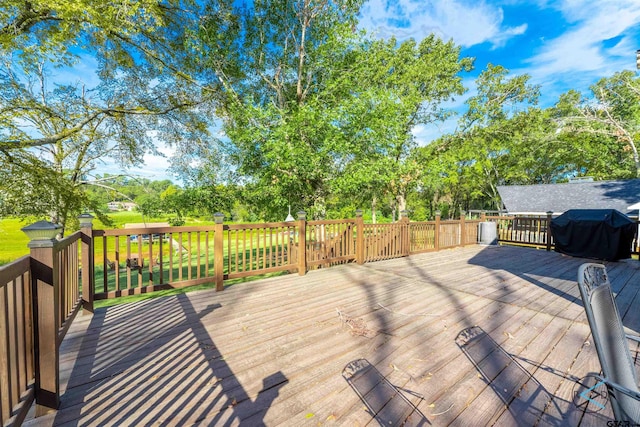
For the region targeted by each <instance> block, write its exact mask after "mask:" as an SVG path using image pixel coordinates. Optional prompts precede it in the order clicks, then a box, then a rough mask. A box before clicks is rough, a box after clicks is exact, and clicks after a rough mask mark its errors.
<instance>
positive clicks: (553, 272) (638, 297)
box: [469, 246, 640, 333]
mask: <svg viewBox="0 0 640 427" xmlns="http://www.w3.org/2000/svg"><path fill="white" fill-rule="evenodd" d="M500 249H501V248H500V247H497V246H489V247H487V248H485V249H484V250H482V251H480V252H479V253H478V254H476V255H475V256H474V257H472V258H471V259H470V261H469V262H470V263H471V264H473V265H479V266H482V267H485V268H487V269H490V270H501V269H502V270H505V271H507V272H509V273H510V274H512V275H515V276H517V277H519V278H522V279H523V280H526V281H527V282H529V283H531V284H533V285H535V286H537V287H539V288H540V289H544V290H545V291H547V292H550V293H552V294H554V295H557V296H559V297H562V298H564V299H565V300H567V301H569V302H571V303H573V304H577V305H578V306H580V307H583V305H582V299H581V297H580V292H579V290H578V285H577V273H578V268H579V267H580V265H581V264H582V263H584V262H601V263H603V264H605V265H607V269H608V271H609V280H610V281H611V286H612V290H613V292H614V293H615V295H616V304H617V305H618V310H619V311H620V314H621V316H622V320H623V324H624V326H625V327H626V328H629V329H630V330H633V331H635V332H636V333H637V332H640V315H639V314H638V311H637V310H634V309H633V307H634V306H635V305H637V304H638V303H640V286H638V285H637V283H638V282H639V281H640V279H639V278H638V277H639V276H640V264H636V262H635V261H633V260H621V261H594V260H591V259H585V258H576V257H570V256H566V255H561V254H557V253H547V252H541V251H536V250H527V254H526V255H527V258H526V259H523V262H522V263H513V262H510V263H504V262H503V261H502V260H501V257H500V256H499V251H500ZM540 256H545V257H549V256H557V257H563V258H565V260H566V261H567V262H563V267H562V268H557V267H556V266H555V265H554V263H551V262H549V263H548V264H547V265H546V266H543V267H541V268H540V266H539V264H533V265H536V267H535V268H532V267H531V265H532V264H531V263H530V262H528V260H530V259H533V258H534V257H540ZM542 277H544V280H542ZM505 293H506V292H505ZM532 295H533V294H532ZM514 302H515V303H520V302H518V301H514ZM523 302H525V301H523ZM580 316H581V317H580V318H579V319H582V320H584V321H585V322H586V317H584V316H583V314H580ZM576 320H578V319H576Z"/></svg>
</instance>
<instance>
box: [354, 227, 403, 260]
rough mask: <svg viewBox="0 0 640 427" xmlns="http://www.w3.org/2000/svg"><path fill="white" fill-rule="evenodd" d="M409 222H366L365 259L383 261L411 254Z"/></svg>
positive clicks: (364, 230) (364, 228)
mask: <svg viewBox="0 0 640 427" xmlns="http://www.w3.org/2000/svg"><path fill="white" fill-rule="evenodd" d="M408 230H409V222H408V221H400V222H396V223H391V224H364V227H363V230H362V231H363V232H364V261H365V262H371V261H381V260H385V259H391V258H399V257H402V256H407V255H409V250H410V244H409V237H410V236H409V232H408Z"/></svg>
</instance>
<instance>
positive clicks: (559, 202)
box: [498, 179, 640, 216]
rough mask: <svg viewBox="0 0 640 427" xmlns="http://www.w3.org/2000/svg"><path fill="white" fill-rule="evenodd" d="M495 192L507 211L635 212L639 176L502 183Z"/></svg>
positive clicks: (639, 198) (639, 183) (639, 194)
mask: <svg viewBox="0 0 640 427" xmlns="http://www.w3.org/2000/svg"><path fill="white" fill-rule="evenodd" d="M498 193H500V197H501V199H502V204H503V205H504V208H505V209H506V210H507V211H508V212H509V213H534V212H535V213H543V212H548V211H552V212H554V213H562V212H565V211H567V210H569V209H616V210H618V211H620V212H622V213H625V214H629V215H634V216H635V215H638V210H637V208H635V209H633V208H632V209H629V207H631V206H632V205H634V204H636V203H638V202H640V179H629V180H624V181H594V182H576V183H564V184H538V185H502V186H498Z"/></svg>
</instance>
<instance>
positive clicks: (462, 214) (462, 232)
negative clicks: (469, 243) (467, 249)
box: [460, 211, 467, 246]
mask: <svg viewBox="0 0 640 427" xmlns="http://www.w3.org/2000/svg"><path fill="white" fill-rule="evenodd" d="M466 216H467V213H466V212H465V211H460V246H464V245H465V244H466V239H465V234H466V232H467V230H466V226H465V224H464V220H465V217H466Z"/></svg>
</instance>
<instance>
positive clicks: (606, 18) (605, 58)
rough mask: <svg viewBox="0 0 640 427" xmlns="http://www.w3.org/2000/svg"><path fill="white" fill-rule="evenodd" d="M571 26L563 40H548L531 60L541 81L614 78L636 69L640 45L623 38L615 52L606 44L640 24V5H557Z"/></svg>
mask: <svg viewBox="0 0 640 427" xmlns="http://www.w3.org/2000/svg"><path fill="white" fill-rule="evenodd" d="M553 5H554V6H555V7H556V8H557V9H558V10H560V11H561V12H562V14H563V17H564V18H565V19H566V20H567V21H568V22H571V23H572V25H571V26H570V27H568V28H567V31H565V32H564V33H563V34H562V35H561V36H559V37H556V38H555V39H547V40H545V42H544V45H543V46H542V49H541V50H540V51H539V53H538V54H537V55H535V56H533V57H532V58H531V59H529V60H528V63H529V64H531V66H532V70H531V73H532V74H534V75H536V76H537V77H538V78H543V76H549V75H554V74H560V73H574V74H575V75H576V77H577V78H580V77H582V76H581V75H580V74H579V73H587V74H593V75H598V76H606V75H611V74H613V73H614V72H616V71H620V70H622V69H629V68H632V67H634V66H635V55H634V52H635V49H637V48H638V47H640V46H638V47H633V43H635V42H637V41H632V40H629V39H628V38H625V37H622V38H621V40H620V41H619V42H618V43H617V44H616V45H615V46H613V47H611V48H605V47H604V45H603V41H604V40H609V39H613V38H615V37H620V36H622V35H623V34H624V33H625V32H626V31H627V30H629V29H631V28H634V27H637V26H638V24H639V23H640V2H638V1H637V0H632V1H629V0H626V1H625V0H616V1H597V2H591V1H589V2H587V1H579V0H566V1H564V2H557V3H553Z"/></svg>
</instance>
